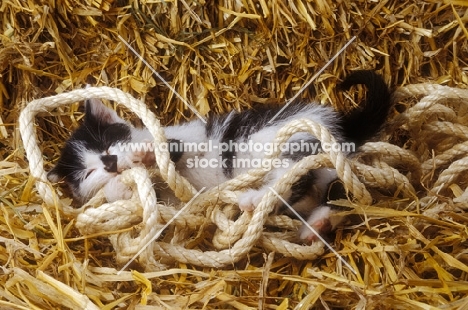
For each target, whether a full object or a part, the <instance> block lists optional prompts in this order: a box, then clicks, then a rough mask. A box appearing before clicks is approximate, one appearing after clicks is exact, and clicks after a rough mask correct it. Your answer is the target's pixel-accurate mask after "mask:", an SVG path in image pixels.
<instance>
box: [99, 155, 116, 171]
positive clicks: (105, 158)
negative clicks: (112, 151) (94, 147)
mask: <svg viewBox="0 0 468 310" xmlns="http://www.w3.org/2000/svg"><path fill="white" fill-rule="evenodd" d="M99 158H100V159H101V161H102V163H103V164H104V169H105V170H106V171H107V172H112V173H117V155H101V156H100V157H99Z"/></svg>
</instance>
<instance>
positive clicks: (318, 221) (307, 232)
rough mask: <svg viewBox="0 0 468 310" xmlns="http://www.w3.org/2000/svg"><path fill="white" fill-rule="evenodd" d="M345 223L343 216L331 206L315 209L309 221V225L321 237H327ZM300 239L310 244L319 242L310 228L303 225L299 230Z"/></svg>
mask: <svg viewBox="0 0 468 310" xmlns="http://www.w3.org/2000/svg"><path fill="white" fill-rule="evenodd" d="M342 221H343V217H342V216H338V214H336V210H333V209H332V208H330V207H329V206H320V207H317V208H315V209H314V210H313V211H312V213H311V214H310V215H309V218H308V219H307V223H308V224H309V225H310V226H311V227H312V228H313V229H314V230H315V231H316V232H317V233H318V234H319V235H320V236H326V235H327V234H328V233H330V232H331V231H333V230H334V229H335V228H336V227H337V226H338V225H339V224H340V223H341V222H342ZM299 238H300V239H301V240H306V241H308V242H313V241H317V240H318V239H319V238H318V236H317V235H316V234H315V232H313V231H312V230H311V229H310V228H309V227H307V226H306V225H302V227H301V228H300V230H299Z"/></svg>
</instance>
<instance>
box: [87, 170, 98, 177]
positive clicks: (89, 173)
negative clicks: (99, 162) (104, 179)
mask: <svg viewBox="0 0 468 310" xmlns="http://www.w3.org/2000/svg"><path fill="white" fill-rule="evenodd" d="M95 171H96V169H90V170H89V171H88V172H87V173H86V175H85V179H87V178H88V177H89V176H90V175H91V173H93V172H95Z"/></svg>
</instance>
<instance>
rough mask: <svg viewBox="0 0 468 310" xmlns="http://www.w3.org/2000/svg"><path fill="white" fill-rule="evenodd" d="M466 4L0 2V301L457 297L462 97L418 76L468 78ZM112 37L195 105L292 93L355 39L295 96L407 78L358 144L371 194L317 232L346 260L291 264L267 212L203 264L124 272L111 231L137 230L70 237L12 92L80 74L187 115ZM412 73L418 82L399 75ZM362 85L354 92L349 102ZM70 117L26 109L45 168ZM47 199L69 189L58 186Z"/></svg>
mask: <svg viewBox="0 0 468 310" xmlns="http://www.w3.org/2000/svg"><path fill="white" fill-rule="evenodd" d="M467 8H468V6H467V4H466V1H444V2H443V3H440V2H439V1H430V0H426V1H419V2H417V3H416V2H415V3H413V2H409V1H408V2H403V1H381V2H373V1H352V2H351V1H343V2H335V1H331V0H328V1H325V0H322V1H315V2H306V1H289V2H283V1H260V2H259V3H256V2H250V1H229V0H225V1H223V2H220V3H211V2H203V1H202V2H190V1H146V2H144V3H142V2H136V1H130V3H127V2H125V1H83V3H81V4H79V3H75V2H70V1H63V2H54V1H41V2H39V1H37V3H34V1H29V2H25V1H20V0H7V1H5V0H4V1H2V3H1V4H0V14H1V19H0V22H1V23H2V32H1V34H0V36H1V42H2V45H1V47H0V74H1V80H0V90H1V96H0V100H1V101H0V105H1V107H2V113H1V115H0V139H1V140H0V143H1V145H2V149H1V151H0V169H1V170H0V184H1V185H0V186H1V187H0V190H1V191H2V194H1V195H0V206H1V210H2V215H1V216H0V227H1V233H0V260H1V263H2V266H3V268H2V271H1V272H0V278H1V281H0V283H1V284H0V285H1V287H2V289H1V290H0V296H1V298H0V305H1V306H2V307H4V308H12V309H30V308H34V309H51V308H72V309H78V308H90V309H93V308H108V309H111V308H125V309H126V308H130V309H131V308H140V309H144V308H145V305H154V306H158V307H160V308H202V307H206V308H242V309H244V308H276V307H278V308H280V309H287V308H297V309H304V308H309V307H311V305H313V306H314V307H315V308H318V309H321V308H324V309H327V308H358V309H364V308H365V309H374V308H379V309H380V308H396V309H400V308H402V309H406V308H409V307H412V308H422V309H435V308H438V309H462V308H464V307H466V306H467V303H468V299H467V298H466V295H467V291H468V282H467V281H466V274H467V273H466V272H467V271H468V265H467V262H468V257H467V253H466V248H467V245H468V243H467V241H466V237H467V229H466V224H467V222H468V218H467V217H466V215H465V213H464V210H465V209H466V205H467V203H466V201H467V200H466V198H467V196H468V194H467V193H466V188H467V185H468V184H467V179H466V177H465V175H466V173H464V171H465V170H466V167H467V164H466V160H465V157H466V156H465V155H466V154H467V147H466V143H467V141H468V137H467V136H466V135H467V134H466V133H467V132H468V128H466V125H467V123H468V119H467V117H468V114H467V112H468V108H467V105H468V99H466V98H467V97H468V96H467V95H466V91H462V90H459V91H455V89H451V88H450V89H447V88H441V87H439V86H433V84H437V85H448V86H452V87H458V88H466V85H467V84H468V77H467V70H468V69H467V68H468V65H467V63H466V59H468V58H467V56H468V44H467V38H468V31H467V29H466V24H467V20H468V10H467ZM117 35H120V36H122V37H123V38H125V39H126V40H127V41H129V42H131V44H132V45H133V46H134V47H135V48H136V49H137V50H138V51H139V52H140V53H141V54H142V56H143V57H144V59H145V60H147V61H148V62H149V63H150V64H151V66H153V67H154V68H155V69H156V71H158V72H159V73H160V74H161V75H162V76H163V77H164V78H165V79H166V80H167V81H169V82H170V84H171V85H172V86H173V87H174V88H175V89H176V90H177V91H178V92H179V93H180V94H182V96H184V98H185V99H187V100H188V101H189V102H192V103H193V104H194V105H195V107H196V108H197V110H198V111H200V113H202V114H206V113H208V112H209V111H211V113H221V112H224V111H226V110H229V109H232V108H235V109H245V108H248V107H250V106H251V105H253V104H256V103H264V102H282V101H284V100H285V99H287V98H291V97H292V96H293V95H295V94H296V92H297V91H298V89H299V88H300V87H301V86H302V85H304V84H305V83H306V82H307V81H308V80H309V79H310V78H311V77H312V76H313V75H314V74H315V72H317V71H318V70H319V69H320V68H321V67H322V66H323V65H324V64H325V63H326V62H327V60H328V59H330V58H331V57H332V55H334V54H335V53H336V51H338V50H339V49H340V48H341V47H342V46H343V45H344V44H345V43H346V42H347V41H348V40H349V39H350V38H351V37H352V36H353V35H357V37H358V39H357V40H356V42H355V43H353V44H351V46H350V47H349V48H348V49H347V50H346V51H345V53H344V54H342V55H341V56H340V57H338V58H337V59H336V61H335V62H333V63H332V65H331V66H330V67H329V68H328V69H326V70H325V71H324V73H323V74H321V75H320V76H319V78H318V79H317V80H316V81H315V82H314V83H313V84H312V85H313V86H312V87H311V88H309V89H308V90H307V91H306V92H305V93H303V94H302V95H301V96H302V97H303V98H306V99H310V100H311V99H315V100H317V101H319V102H322V103H324V104H334V105H336V106H337V107H338V108H341V109H347V108H350V104H348V105H347V106H343V105H342V104H339V103H340V102H350V100H347V99H346V100H344V96H342V95H341V94H338V93H337V92H336V91H335V84H336V83H337V82H338V81H339V79H340V78H342V77H343V76H344V75H345V74H346V72H347V71H349V70H351V69H358V68H376V69H378V70H379V71H380V72H381V73H382V74H383V75H384V76H385V78H386V79H387V81H388V83H389V84H390V85H392V86H393V87H397V86H407V85H409V86H408V87H407V88H402V89H400V90H399V91H398V92H397V95H396V96H395V101H396V102H397V105H396V109H395V113H394V115H393V116H392V118H391V119H390V120H389V123H388V126H387V127H386V130H385V132H383V133H382V136H381V137H380V141H386V142H376V143H370V144H367V145H366V146H365V147H364V148H363V150H362V151H363V152H362V154H361V155H360V158H359V160H358V161H354V162H353V163H352V165H353V169H354V171H359V173H358V175H359V177H360V179H361V180H362V181H363V182H364V183H365V184H366V189H367V190H369V192H370V193H371V195H372V197H373V199H374V201H375V203H374V204H373V205H372V206H368V205H367V204H365V203H363V202H362V201H361V202H359V201H356V202H355V203H350V202H347V201H341V202H340V203H341V204H343V205H344V206H345V207H346V208H347V209H348V210H349V213H351V214H354V217H355V218H353V219H352V221H350V222H349V223H348V225H346V226H344V227H343V228H342V229H339V230H338V231H337V233H336V234H335V235H334V236H333V238H332V240H331V242H332V245H333V246H334V248H335V249H336V250H337V251H338V252H339V253H340V255H342V256H343V257H344V258H345V259H346V260H347V261H348V262H349V263H350V264H351V265H352V267H353V268H354V269H355V270H357V271H358V273H357V274H353V273H352V272H351V271H350V270H349V269H348V268H346V267H345V266H343V264H342V263H341V261H340V260H338V259H337V258H336V256H335V255H333V253H329V252H326V253H325V254H323V255H321V256H319V257H318V258H316V259H309V258H308V259H304V258H303V259H299V258H294V257H290V256H289V255H286V254H285V253H283V252H281V251H280V250H278V249H277V248H276V249H275V248H274V246H277V245H278V244H282V243H281V242H280V241H294V240H293V239H294V235H295V234H294V231H293V227H297V222H295V221H291V220H289V219H287V218H285V217H276V218H273V217H271V218H270V219H269V221H270V222H267V223H266V224H267V228H266V229H265V233H264V234H262V235H261V238H262V239H261V241H262V242H259V243H258V244H255V245H253V246H252V248H249V251H248V253H246V255H244V257H243V258H242V259H239V260H238V261H236V262H233V263H230V264H223V266H216V267H200V266H199V265H200V264H195V263H193V262H188V263H184V262H181V261H180V260H179V262H175V261H174V260H172V261H171V260H169V259H168V257H167V256H165V257H163V258H164V259H161V260H160V261H159V260H155V259H154V257H148V255H147V258H148V259H149V260H151V259H153V260H152V263H153V264H154V265H151V266H141V265H138V264H135V265H132V266H131V268H130V269H132V270H134V271H132V272H130V271H124V272H122V273H120V274H117V273H116V272H117V270H119V268H120V267H122V261H125V259H128V257H126V258H125V259H122V261H119V263H117V261H116V260H119V257H118V255H116V253H115V250H114V247H115V244H116V241H115V240H114V242H112V243H111V241H110V240H109V239H111V240H112V238H115V236H116V233H121V234H124V233H125V232H126V233H127V234H128V235H130V236H135V235H138V233H140V230H139V229H141V226H138V225H137V226H136V227H127V228H123V229H122V230H121V231H118V232H116V231H95V232H94V233H93V234H92V235H87V236H83V235H82V234H81V233H80V232H79V231H78V230H77V228H76V224H77V223H79V219H77V218H75V217H73V216H69V215H68V213H66V212H62V211H60V212H57V208H55V207H54V204H50V203H49V204H48V205H46V204H44V200H43V199H42V198H41V197H40V195H39V194H38V192H37V191H36V187H35V186H37V184H38V183H39V182H36V179H35V178H34V177H33V176H32V175H31V174H30V173H29V168H28V162H27V161H26V158H25V150H24V147H23V144H22V143H21V139H20V136H19V133H18V130H17V129H18V118H19V113H20V111H21V109H22V108H23V106H24V105H25V104H26V103H27V102H30V101H32V100H33V99H37V98H43V97H46V96H50V95H55V94H57V93H63V92H65V91H67V92H68V91H70V90H72V89H76V88H80V87H81V86H82V85H83V84H85V83H86V82H91V83H92V84H94V85H108V86H111V87H115V88H118V89H120V90H123V91H124V92H126V93H130V94H132V95H133V96H134V97H136V98H139V99H141V100H143V101H144V102H146V103H147V105H148V107H149V108H150V109H151V110H153V111H154V112H155V114H156V115H157V116H158V117H160V118H161V119H162V120H163V122H164V123H169V122H175V121H177V120H179V119H182V118H188V117H190V116H191V115H192V112H191V111H190V110H189V109H187V108H186V107H185V105H184V103H183V102H182V101H181V100H179V99H178V98H177V97H175V96H174V95H173V94H172V93H171V92H169V90H168V89H167V87H166V86H165V85H164V84H162V83H161V82H160V81H159V80H157V79H156V78H155V77H154V75H153V74H152V72H151V70H150V69H149V68H148V67H146V66H145V65H144V64H143V63H142V62H141V61H140V60H139V59H138V58H137V57H135V55H134V54H132V53H131V52H130V51H129V50H128V49H127V48H126V47H125V45H124V44H123V43H122V42H121V41H120V40H119V39H118V37H117ZM421 82H431V83H433V84H419V85H410V84H415V83H421ZM425 94H429V95H430V96H427V97H425V96H424V95H425ZM359 98H362V94H361V92H358V93H357V94H356V98H348V99H355V101H359V100H360V99H359ZM153 103H154V104H153ZM120 111H121V113H123V114H125V115H126V116H127V117H132V116H131V114H130V113H128V110H123V109H122V110H120ZM81 115H82V114H81V112H80V110H79V105H78V104H75V105H71V106H67V107H62V108H59V109H56V110H53V111H51V112H43V113H40V115H39V116H40V117H38V118H37V119H36V123H37V125H38V126H36V127H35V131H36V132H37V138H38V140H39V144H40V146H41V150H42V154H43V155H41V156H42V157H41V158H42V159H43V160H44V162H45V166H46V167H50V165H51V164H52V162H53V161H54V160H56V158H57V156H58V153H59V149H60V146H61V145H62V144H63V141H65V140H66V139H67V137H68V136H69V130H70V128H74V127H76V126H77V124H78V123H79V120H80V117H81ZM325 162H326V160H325V159H324V163H325ZM33 169H34V167H33ZM379 172H383V174H382V173H380V174H379ZM353 193H355V192H354V191H353ZM225 198H226V200H229V197H225ZM61 199H62V201H63V202H66V199H67V198H66V195H63V196H61ZM364 200H365V199H364ZM264 205H267V204H266V203H265V204H264ZM227 209H228V208H226V210H225V211H226V212H227V211H229V210H227ZM212 211H213V210H212V208H207V209H206V214H208V212H212ZM198 212H199V213H198V215H199V216H200V215H203V214H205V213H203V212H201V213H200V211H198ZM233 212H234V211H233ZM171 215H172V214H166V215H165V216H167V218H168V219H169V218H170V217H171ZM198 219H199V218H195V217H194V218H193V219H192V221H191V222H190V221H188V222H187V226H188V228H190V229H191V227H190V225H193V226H194V227H196V229H197V232H198V233H197V234H196V235H191V236H190V238H187V239H186V240H185V248H187V249H192V250H197V251H205V252H207V251H213V250H215V249H218V250H219V248H217V245H216V244H215V242H213V240H215V239H214V234H215V229H214V227H213V226H204V224H203V222H201V223H200V224H198V223H197V220H198ZM165 220H166V221H167V219H165ZM189 224H190V225H189ZM78 226H79V225H78ZM174 227H177V223H176V224H175V225H174ZM171 229H172V230H171ZM194 229H195V228H194ZM177 233H180V234H179V235H177ZM174 236H178V237H177V238H181V236H186V235H184V232H183V231H182V232H177V231H176V230H175V228H171V227H169V230H168V231H167V232H166V233H165V234H164V235H163V236H162V239H161V241H167V240H169V239H171V238H173V237H174ZM267 240H275V242H271V243H268V242H266V241H267ZM179 241H180V240H179ZM234 242H235V241H234ZM157 244H161V242H158V243H156V245H157ZM236 244H237V243H234V244H233V246H235V245H236ZM290 244H295V243H294V242H291V243H290ZM156 245H155V246H156ZM227 248H228V249H229V246H228V247H227ZM297 248H303V247H301V246H299V245H297ZM273 250H274V251H276V252H277V253H276V254H272V251H273ZM219 251H221V250H219ZM171 255H174V254H171ZM160 264H164V265H160ZM144 267H147V269H148V268H149V269H151V268H153V269H156V268H157V267H164V269H163V270H160V271H151V272H144V270H145V268H144ZM64 296H66V298H64Z"/></svg>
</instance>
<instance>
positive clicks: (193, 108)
mask: <svg viewBox="0 0 468 310" xmlns="http://www.w3.org/2000/svg"><path fill="white" fill-rule="evenodd" d="M117 36H118V37H119V39H120V40H121V41H122V42H123V43H124V44H125V45H126V46H127V47H128V48H129V49H130V50H131V51H132V52H133V53H134V54H135V55H136V56H137V57H138V58H140V60H141V61H142V62H143V63H144V64H145V65H146V66H147V67H148V68H149V69H150V70H151V71H152V72H153V73H154V75H156V76H157V77H158V78H159V79H160V80H161V82H163V83H164V85H166V87H167V88H169V89H170V90H171V91H172V92H173V93H174V94H175V95H176V96H177V97H178V98H179V99H180V100H182V102H183V103H184V104H185V105H186V106H187V107H188V108H189V109H190V110H191V111H192V112H193V113H194V114H195V115H196V116H197V117H198V118H199V119H200V120H201V121H202V122H203V123H205V124H206V119H205V118H204V117H203V116H202V115H201V114H200V113H199V112H198V111H197V109H195V107H194V106H193V105H191V104H190V103H189V102H188V101H187V100H185V98H184V97H182V96H181V95H180V94H179V93H178V92H177V91H176V90H175V88H174V87H172V86H171V85H170V84H169V83H168V82H167V81H166V80H165V79H164V78H163V77H162V76H161V75H160V74H159V73H158V72H157V71H156V70H155V69H154V68H153V67H152V66H151V65H150V64H149V63H148V62H147V61H146V60H145V59H144V58H143V57H142V56H141V55H140V54H139V53H138V52H137V51H136V50H135V49H134V48H133V47H132V46H131V45H130V44H129V43H128V42H127V41H125V39H124V38H122V36H120V35H119V34H118V35H117Z"/></svg>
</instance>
